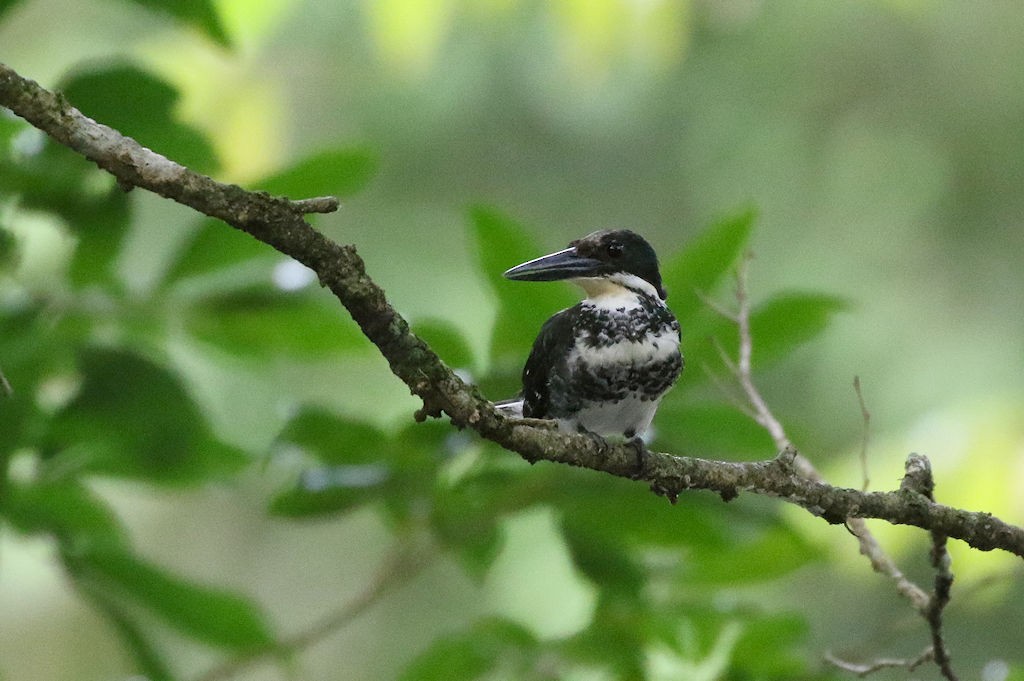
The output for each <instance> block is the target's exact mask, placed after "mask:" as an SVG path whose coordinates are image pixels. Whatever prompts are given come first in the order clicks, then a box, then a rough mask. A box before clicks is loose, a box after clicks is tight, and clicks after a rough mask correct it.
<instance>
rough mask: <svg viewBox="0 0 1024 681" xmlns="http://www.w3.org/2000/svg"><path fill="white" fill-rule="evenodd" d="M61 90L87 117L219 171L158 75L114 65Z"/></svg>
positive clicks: (75, 76) (190, 163)
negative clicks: (177, 113)
mask: <svg viewBox="0 0 1024 681" xmlns="http://www.w3.org/2000/svg"><path fill="white" fill-rule="evenodd" d="M160 4H163V3H160ZM168 4H173V5H188V4H190V3H188V2H185V3H181V2H179V1H178V0H174V2H170V3H168ZM60 90H61V91H62V92H63V93H64V95H65V96H66V97H67V98H68V101H70V102H71V103H72V104H73V105H74V106H75V107H76V108H78V109H79V110H81V111H82V113H84V114H85V115H87V116H89V117H91V118H94V119H96V120H98V121H103V123H104V124H105V125H109V126H110V127H112V128H114V129H115V130H118V131H120V132H122V133H124V134H125V135H128V136H130V137H133V138H134V139H135V140H136V141H137V142H139V143H140V144H142V145H143V146H146V147H149V148H150V149H153V150H154V151H156V152H157V153H160V154H163V155H164V156H167V157H168V158H170V159H172V160H174V161H177V162H178V163H181V164H182V165H186V166H188V167H190V168H192V169H193V170H197V171H199V172H202V173H210V172H213V171H215V170H216V169H217V162H216V154H215V152H214V150H213V147H212V146H211V145H210V143H209V142H207V140H206V138H205V136H204V135H203V134H202V133H201V132H199V130H197V129H196V128H193V127H191V126H189V125H186V124H184V123H181V122H180V121H178V120H177V116H176V109H177V106H178V92H177V91H176V90H175V89H174V87H173V86H171V85H170V84H168V83H167V82H165V81H163V80H160V79H159V78H157V77H156V76H154V75H153V74H151V73H147V72H145V71H142V70H141V69H139V68H137V67H135V66H133V65H131V64H112V65H109V66H107V67H105V68H94V69H92V70H89V71H80V72H78V73H76V74H73V75H72V76H71V77H70V78H69V79H68V80H66V81H65V82H63V83H62V84H61V86H60Z"/></svg>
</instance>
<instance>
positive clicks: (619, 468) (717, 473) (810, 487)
mask: <svg viewBox="0 0 1024 681" xmlns="http://www.w3.org/2000/svg"><path fill="white" fill-rule="evenodd" d="M0 105H2V106H5V107H7V108H9V109H10V110H11V111H13V112H14V113H15V114H17V115H18V116H21V117H22V118H24V119H26V120H27V121H28V122H29V123H31V124H32V125H34V126H35V127H37V128H39V129H40V130H42V131H43V132H45V133H47V134H48V135H50V136H51V137H53V138H54V139H55V140H57V141H59V142H61V143H62V144H65V145H67V146H68V147H70V148H72V149H74V150H75V151H77V152H78V153H80V154H81V155H83V156H85V157H86V158H88V159H89V160H91V161H93V162H94V163H96V164H97V165H98V166H99V167H100V168H103V169H104V170H106V171H108V172H110V173H111V174H113V175H114V176H115V177H117V179H118V180H119V181H120V183H121V184H122V185H126V186H138V187H142V188H144V189H148V190H150V191H152V192H155V193H157V194H159V195H160V196H164V197H166V198H169V199H172V200H174V201H177V202H178V203H181V204H183V205H186V206H189V207H191V208H194V209H195V210H197V211H199V212H201V213H203V214H205V215H209V216H211V217H215V218H218V219H220V220H223V221H224V222H226V223H228V224H229V225H231V226H232V227H235V228H236V229H239V230H242V231H244V232H246V233H248V234H250V235H251V236H253V237H254V238H256V239H259V240H260V241H262V242H264V243H266V244H267V245H269V246H271V247H272V248H274V249H276V250H278V251H280V252H281V253H283V254H285V255H288V256H290V257H292V258H294V259H295V260H298V261H299V262H301V263H302V264H304V265H306V266H307V267H309V268H310V269H312V270H313V271H315V272H316V273H317V275H318V276H319V278H320V283H321V285H323V286H325V287H327V288H328V289H330V291H331V292H332V293H333V294H334V295H335V296H336V297H337V298H338V300H339V301H340V302H341V304H342V305H344V306H345V308H346V309H347V310H348V311H349V313H350V314H351V315H352V318H353V319H354V320H355V322H356V323H357V324H358V325H359V327H360V329H362V331H363V333H364V334H365V335H366V336H367V338H369V340H370V341H371V342H372V343H373V344H374V345H376V346H377V348H378V349H379V350H380V352H381V354H382V355H383V356H384V357H385V358H386V359H387V360H388V362H389V364H390V367H391V371H392V372H394V374H395V375H396V376H397V377H398V378H399V379H401V380H402V381H403V382H404V383H405V384H406V385H407V386H408V387H409V390H410V391H411V392H412V393H413V394H414V395H417V396H418V397H419V398H421V399H422V400H423V408H422V409H421V410H420V411H419V412H417V418H419V419H421V420H422V419H425V418H426V417H428V416H434V417H437V416H440V415H441V414H442V413H445V414H448V416H449V417H450V418H451V420H452V422H453V423H454V424H455V425H457V426H459V427H469V428H472V429H473V430H475V431H477V432H478V433H479V434H480V435H481V436H482V437H484V438H487V439H489V440H492V441H494V442H496V443H498V444H499V445H501V446H502V447H505V448H506V449H509V450H512V451H514V452H518V453H519V454H520V455H522V456H523V458H525V459H526V460H527V461H530V462H534V461H539V460H546V461H553V462H556V463H565V464H570V465H574V466H582V467H585V468H590V469H593V470H596V471H603V472H606V473H609V474H612V475H616V476H620V477H627V478H628V477H635V474H636V472H637V471H636V451H635V449H634V448H632V447H630V446H628V445H621V444H610V443H606V442H599V441H597V440H596V439H595V438H589V437H586V436H582V435H577V434H568V433H560V432H557V431H552V430H546V429H541V428H535V427H532V426H528V425H522V424H519V423H517V422H516V421H514V420H512V419H508V418H506V417H504V416H503V415H502V414H500V413H499V412H498V411H497V410H496V409H495V408H494V405H492V404H491V403H490V402H489V401H487V400H486V399H485V398H484V397H483V396H482V395H481V394H480V392H479V391H478V390H477V389H476V388H475V387H473V386H469V385H467V384H466V383H464V382H463V381H462V380H461V379H460V378H459V377H458V376H456V375H455V374H454V373H453V372H452V371H451V369H449V368H448V367H447V366H446V365H445V364H444V362H442V361H441V359H440V358H439V357H438V356H437V354H435V353H434V352H433V350H431V349H430V348H429V347H428V346H427V345H426V343H424V342H423V341H422V340H421V339H419V338H418V337H416V336H415V335H414V334H412V333H411V332H410V330H409V325H408V323H407V322H406V321H405V320H404V319H403V318H402V317H401V315H399V314H398V312H396V311H395V309H394V308H393V307H392V306H391V305H390V303H389V302H388V300H387V298H386V296H385V294H384V291H383V290H382V289H381V288H380V287H379V286H378V285H377V284H376V283H375V282H374V281H373V280H372V279H371V278H370V277H369V276H367V274H366V270H365V267H364V264H363V261H362V259H361V258H360V257H359V255H358V254H357V253H356V249H355V247H353V246H351V245H340V244H337V243H335V242H333V241H331V240H329V239H327V238H326V237H324V236H323V235H322V234H320V233H319V232H317V231H316V230H315V229H313V228H312V227H311V226H310V225H309V224H307V223H306V222H305V221H304V220H303V217H302V216H303V214H304V213H305V212H307V211H306V210H305V204H303V203H302V202H300V203H299V205H298V206H296V204H295V203H294V202H292V201H289V200H288V199H283V198H278V197H273V196H270V195H269V194H267V193H265V192H251V191H246V190H244V189H242V188H240V187H238V186H236V185H229V184H223V183H220V182H217V181H215V180H213V179H211V178H209V177H206V176H204V175H200V174H199V173H196V172H194V171H192V170H190V169H188V168H186V167H184V166H182V165H179V164H177V163H175V162H173V161H171V160H168V159H167V158H165V157H163V156H161V155H159V154H157V153H155V152H153V151H151V150H149V149H146V148H144V147H142V146H141V145H140V144H138V143H137V142H135V141H134V140H132V139H130V138H127V137H125V136H123V135H121V134H120V133H118V132H117V131H115V130H113V129H111V128H109V127H107V126H105V125H102V124H100V123H97V122H96V121H93V120H92V119H90V118H88V117H86V116H85V115H83V114H82V113H81V112H80V111H78V110H77V109H75V108H74V107H72V106H71V105H70V104H69V103H68V102H67V101H66V100H65V99H64V98H63V97H62V96H60V95H57V94H54V93H52V92H50V91H48V90H46V89H44V88H42V87H40V86H39V85H38V84H37V83H35V82H33V81H31V80H27V79H25V78H22V77H21V76H19V75H18V74H17V73H15V72H14V71H13V70H12V69H10V68H9V67H7V66H5V65H2V64H0ZM797 456H798V455H797V452H796V450H795V449H793V448H792V447H787V448H785V449H783V450H782V452H781V453H780V454H779V456H777V457H776V458H774V459H771V460H767V461H760V462H744V463H737V462H728V461H711V460H707V459H701V458H697V457H686V456H672V455H669V454H663V453H655V452H651V453H650V454H649V456H648V457H647V461H646V466H645V468H644V476H643V478H642V479H643V480H644V481H646V482H647V483H649V484H650V485H651V487H652V488H653V489H655V490H658V491H662V492H664V493H666V494H669V495H671V494H679V493H681V492H683V491H685V490H689V489H705V490H711V491H714V492H717V493H718V494H721V495H722V496H723V497H724V498H732V497H733V496H735V495H736V494H737V493H738V492H741V491H744V492H753V493H756V494H765V495H771V496H775V497H779V498H782V499H785V500H787V501H789V502H790V503H793V504H796V505H798V506H801V507H802V508H805V509H807V510H808V511H809V512H810V513H812V514H813V515H815V516H818V517H821V518H823V519H825V520H826V521H828V522H830V523H837V524H840V523H844V522H846V519H847V518H878V519H881V520H886V521H888V522H890V523H894V524H901V525H914V526H917V527H920V528H923V529H926V530H929V531H932V532H938V533H941V534H943V535H945V536H947V537H952V538H955V539H960V540H962V541H964V542H966V543H967V544H969V545H970V546H972V547H974V548H977V549H980V550H983V551H988V550H992V549H1002V550H1005V551H1009V552H1011V553H1013V554H1015V555H1017V556H1022V557H1024V529H1021V528H1019V527H1016V526H1013V525H1010V524H1008V523H1005V522H1003V521H1002V520H999V519H998V518H995V517H993V516H992V515H990V514H987V513H977V512H971V511H965V510H960V509H956V508H951V507H949V506H944V505H942V504H938V503H935V502H933V501H931V500H929V499H928V498H927V497H925V496H923V495H921V494H919V493H917V492H914V491H910V490H900V491H892V492H867V493H865V492H861V491H858V490H855V489H848V488H843V487H832V486H830V485H828V484H825V483H824V482H822V481H821V480H812V479H808V478H807V477H805V476H803V475H801V474H800V473H799V472H798V470H797V467H798V466H799V465H800V464H799V463H795V462H799V461H802V460H803V459H802V457H800V459H798V458H797Z"/></svg>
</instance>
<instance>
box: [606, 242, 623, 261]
mask: <svg viewBox="0 0 1024 681" xmlns="http://www.w3.org/2000/svg"><path fill="white" fill-rule="evenodd" d="M604 252H605V253H607V254H608V256H609V257H611V258H617V257H619V256H620V255H622V244H620V243H619V242H617V241H613V242H612V243H610V244H608V245H607V246H605V247H604Z"/></svg>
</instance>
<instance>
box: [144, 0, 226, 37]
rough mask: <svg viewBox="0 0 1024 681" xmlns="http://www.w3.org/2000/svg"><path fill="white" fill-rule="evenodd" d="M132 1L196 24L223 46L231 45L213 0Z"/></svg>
mask: <svg viewBox="0 0 1024 681" xmlns="http://www.w3.org/2000/svg"><path fill="white" fill-rule="evenodd" d="M132 1H133V2H134V3H135V4H137V5H142V6H143V7H146V8H148V9H151V10H156V11H158V12H163V13H166V14H169V15H171V16H172V17H174V18H175V19H177V20H179V21H181V22H183V23H185V24H188V25H190V26H194V27H195V28H197V29H199V30H200V31H202V32H203V33H205V34H206V36H207V37H208V38H211V39H212V40H213V41H214V42H216V43H218V44H219V45H221V46H223V47H230V46H231V40H230V38H228V34H227V31H225V30H224V24H223V23H222V22H221V19H220V15H219V14H218V13H217V6H216V4H215V3H214V2H213V0H132Z"/></svg>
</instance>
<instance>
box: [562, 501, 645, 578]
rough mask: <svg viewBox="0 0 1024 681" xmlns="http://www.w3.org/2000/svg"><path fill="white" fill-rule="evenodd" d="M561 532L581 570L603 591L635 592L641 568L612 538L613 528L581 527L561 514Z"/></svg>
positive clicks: (642, 573) (641, 576) (640, 575)
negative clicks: (597, 529)
mask: <svg viewBox="0 0 1024 681" xmlns="http://www.w3.org/2000/svg"><path fill="white" fill-rule="evenodd" d="M562 536H563V537H564V538H565V541H566V544H567V545H568V548H569V553H570V555H572V559H573V563H575V565H576V567H577V568H579V570H580V572H581V573H583V574H584V575H586V577H587V578H588V579H590V580H591V581H592V582H594V583H595V584H596V585H598V586H599V587H600V588H601V589H602V590H603V591H609V592H615V593H623V594H636V593H638V592H639V590H640V589H641V588H642V587H643V585H644V583H645V581H646V579H645V575H644V572H643V569H642V568H641V567H640V565H638V564H637V563H636V561H635V560H634V559H633V557H632V556H631V555H630V553H629V551H628V550H627V549H626V547H624V546H623V545H622V544H620V543H617V542H615V541H614V540H613V539H612V537H613V536H614V531H605V532H594V531H587V530H583V529H582V528H581V527H580V526H579V525H578V524H577V523H574V522H573V519H572V517H571V516H568V515H567V516H564V517H563V521H562Z"/></svg>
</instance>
